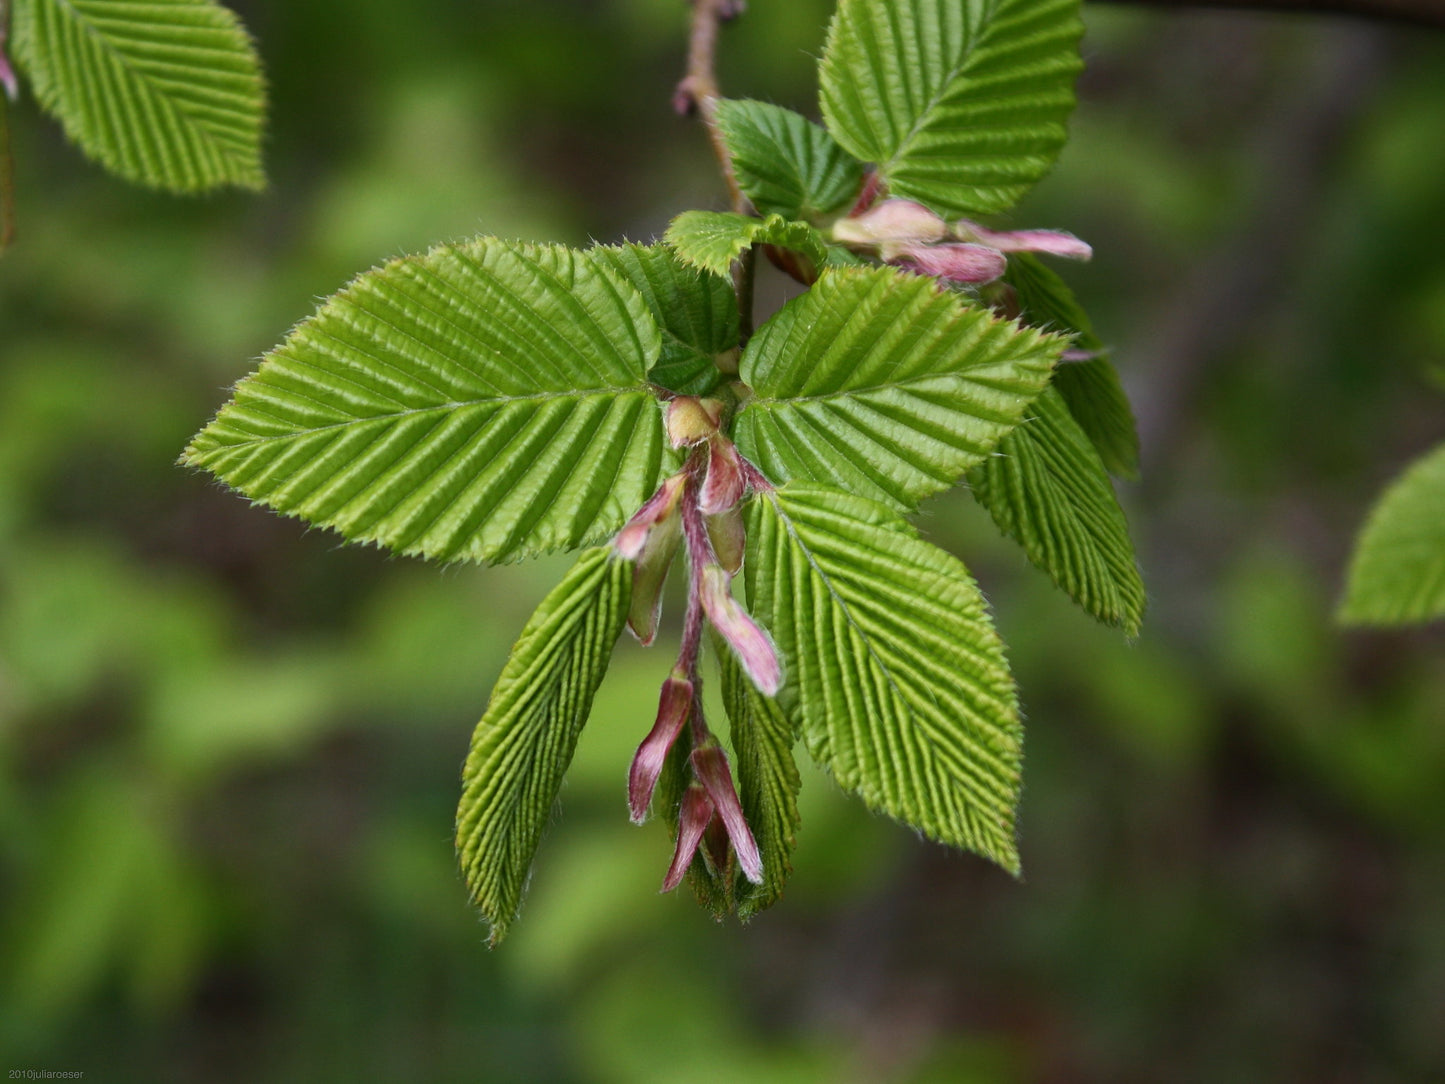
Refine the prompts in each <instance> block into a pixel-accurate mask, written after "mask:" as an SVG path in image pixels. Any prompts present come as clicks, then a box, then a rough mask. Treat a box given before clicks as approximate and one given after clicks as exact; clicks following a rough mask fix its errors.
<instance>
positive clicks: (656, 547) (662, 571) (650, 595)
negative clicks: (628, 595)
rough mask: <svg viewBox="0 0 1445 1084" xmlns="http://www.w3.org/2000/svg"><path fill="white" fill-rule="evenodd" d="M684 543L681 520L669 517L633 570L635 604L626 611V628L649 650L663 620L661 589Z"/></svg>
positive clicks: (655, 531)
mask: <svg viewBox="0 0 1445 1084" xmlns="http://www.w3.org/2000/svg"><path fill="white" fill-rule="evenodd" d="M681 542H682V517H681V516H668V517H667V519H665V520H663V521H662V522H661V523H659V524H658V525H657V526H656V527H654V528H653V529H652V531H651V532H650V533H649V534H648V536H647V544H646V545H644V546H643V547H642V553H641V554H640V555H639V556H638V558H637V564H636V565H635V566H634V567H633V570H632V600H631V601H630V602H629V603H628V607H627V628H628V631H630V632H631V633H632V635H633V636H635V637H637V640H638V642H639V643H641V644H642V646H643V647H647V646H648V645H649V644H651V643H652V641H653V639H654V638H656V636H657V625H658V622H659V621H661V620H662V589H663V588H664V587H665V586H666V585H667V574H668V572H669V571H670V570H671V568H672V560H673V558H674V557H675V556H676V555H677V548H678V545H679V544H680V543H681Z"/></svg>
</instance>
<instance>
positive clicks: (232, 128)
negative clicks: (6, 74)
mask: <svg viewBox="0 0 1445 1084" xmlns="http://www.w3.org/2000/svg"><path fill="white" fill-rule="evenodd" d="M14 15H15V56H16V59H17V60H19V62H20V64H21V66H22V67H23V68H24V69H25V72H26V74H28V75H29V77H30V81H31V83H32V85H33V86H34V88H35V96H36V98H37V99H38V100H39V101H40V104H41V105H42V106H43V107H44V108H45V110H46V111H47V112H49V113H51V114H52V115H54V116H55V117H56V118H57V119H58V120H59V121H60V123H61V124H62V125H63V126H64V128H65V131H66V133H67V134H68V135H69V136H70V138H71V139H73V140H74V141H75V142H76V143H77V144H78V145H79V146H80V148H81V149H82V150H83V151H85V153H86V154H88V155H90V156H91V157H92V158H94V159H96V160H97V161H99V162H100V163H101V164H102V165H104V166H105V167H106V168H107V169H109V170H110V171H111V172H112V173H115V174H117V175H118V176H120V177H124V178H125V179H127V180H130V181H135V182H137V183H139V184H144V185H149V186H151V187H155V188H165V189H169V190H171V191H176V192H195V191H201V190H203V189H207V188H215V187H216V186H218V185H222V184H234V185H239V186H240V187H242V188H261V187H263V186H264V185H265V176H264V174H263V172H262V168H261V129H262V125H263V122H264V118H265V107H266V98H265V87H264V85H263V83H262V79H261V66H260V61H259V60H258V59H257V57H256V52H255V50H254V49H253V48H252V46H251V41H250V39H249V38H248V37H247V36H246V32H245V30H244V29H242V27H241V24H240V21H239V20H238V19H237V18H236V16H235V15H234V14H232V12H230V11H229V10H228V9H226V8H224V7H222V6H221V5H220V4H217V3H214V2H213V0H17V2H16V3H15V4H14Z"/></svg>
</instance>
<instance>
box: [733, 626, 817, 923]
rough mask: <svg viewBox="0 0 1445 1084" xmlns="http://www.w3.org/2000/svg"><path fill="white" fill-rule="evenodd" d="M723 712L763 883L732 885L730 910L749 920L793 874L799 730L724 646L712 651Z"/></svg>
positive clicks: (772, 900) (769, 903)
mask: <svg viewBox="0 0 1445 1084" xmlns="http://www.w3.org/2000/svg"><path fill="white" fill-rule="evenodd" d="M717 658H718V666H719V668H720V669H721V671H722V698H723V706H724V707H725V708H726V709H727V713H728V719H729V720H731V722H732V745H733V755H734V757H735V761H736V768H737V781H738V797H739V798H740V799H741V800H742V803H743V812H744V813H746V814H747V818H748V825H749V826H750V827H751V828H752V830H753V837H754V838H755V839H756V840H757V843H758V850H759V851H760V852H761V853H762V856H763V883H762V884H760V885H755V884H752V883H751V882H749V881H748V880H747V879H746V878H743V877H737V878H735V879H734V884H735V885H736V887H735V889H734V892H735V896H734V906H735V907H736V909H737V912H738V916H739V917H740V918H744V919H746V918H749V917H751V916H752V915H755V914H757V913H758V912H759V911H762V910H764V909H766V908H768V907H770V906H772V905H773V904H774V903H775V902H777V899H778V897H779V896H781V895H782V892H783V883H784V881H786V880H787V877H788V874H789V873H790V872H792V868H793V865H792V854H793V846H794V844H795V843H796V833H797V830H798V791H799V789H800V788H801V787H802V779H801V777H800V776H799V775H798V766H797V764H796V762H795V761H794V760H793V744H794V742H796V741H797V738H798V730H799V727H798V725H797V723H796V721H795V720H794V719H793V717H792V716H790V715H789V713H788V712H786V711H785V710H783V707H782V705H781V704H779V703H778V702H777V701H776V700H772V699H770V698H769V697H766V696H764V695H763V694H762V693H760V692H758V690H757V687H756V686H755V685H753V683H752V682H751V681H750V680H749V679H748V677H747V675H746V674H745V673H743V669H742V667H741V666H739V665H738V662H737V659H736V658H734V657H733V653H732V651H731V650H729V649H728V648H727V647H726V646H724V645H720V646H719V647H718V650H717Z"/></svg>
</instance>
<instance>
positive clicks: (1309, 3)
mask: <svg viewBox="0 0 1445 1084" xmlns="http://www.w3.org/2000/svg"><path fill="white" fill-rule="evenodd" d="M1104 2H1106V3H1124V4H1138V5H1148V6H1150V7H1161V8H1172V9H1178V8H1238V9H1249V10H1255V11H1288V12H1296V13H1299V14H1308V15H1326V14H1333V15H1355V16H1358V17H1360V18H1365V19H1383V20H1393V21H1397V22H1407V23H1416V24H1419V25H1421V26H1435V27H1441V28H1445V0H1104Z"/></svg>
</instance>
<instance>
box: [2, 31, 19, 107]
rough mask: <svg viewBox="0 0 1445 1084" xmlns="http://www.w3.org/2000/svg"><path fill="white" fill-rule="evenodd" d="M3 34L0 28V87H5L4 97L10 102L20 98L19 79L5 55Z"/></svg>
mask: <svg viewBox="0 0 1445 1084" xmlns="http://www.w3.org/2000/svg"><path fill="white" fill-rule="evenodd" d="M4 46H5V34H4V29H3V28H0V87H3V88H4V89H5V97H7V98H9V99H10V100H11V101H12V102H18V101H19V100H20V80H18V79H16V78H15V69H14V68H12V67H11V66H10V58H9V57H7V56H6V55H5V49H4Z"/></svg>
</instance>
